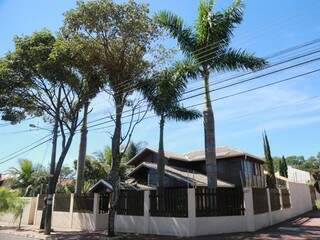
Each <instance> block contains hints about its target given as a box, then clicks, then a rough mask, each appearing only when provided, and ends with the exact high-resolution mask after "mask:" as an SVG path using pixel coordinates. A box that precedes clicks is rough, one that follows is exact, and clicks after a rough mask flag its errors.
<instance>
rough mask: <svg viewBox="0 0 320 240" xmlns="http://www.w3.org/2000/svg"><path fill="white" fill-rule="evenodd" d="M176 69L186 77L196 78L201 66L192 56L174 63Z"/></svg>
mask: <svg viewBox="0 0 320 240" xmlns="http://www.w3.org/2000/svg"><path fill="white" fill-rule="evenodd" d="M173 68H174V69H175V70H174V71H176V72H177V74H178V75H179V76H180V77H182V78H185V79H196V78H197V75H198V74H199V66H198V64H197V63H195V61H193V59H192V58H186V59H183V60H181V61H178V62H176V63H175V64H174V65H173Z"/></svg>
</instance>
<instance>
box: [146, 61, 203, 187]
mask: <svg viewBox="0 0 320 240" xmlns="http://www.w3.org/2000/svg"><path fill="white" fill-rule="evenodd" d="M187 76H188V72H187V71H186V69H184V65H182V64H180V63H177V64H176V65H175V66H173V67H171V68H167V69H165V70H162V71H159V72H157V73H155V74H154V75H153V76H152V77H151V79H150V81H147V82H146V84H143V86H144V95H145V96H146V99H147V100H148V102H149V104H150V108H151V109H152V110H153V111H154V112H155V114H156V115H157V116H158V117H160V122H159V127H160V134H159V149H158V152H159V158H158V161H157V169H158V187H159V188H160V189H161V188H163V178H164V171H165V154H164V143H163V134H164V125H165V121H167V120H175V121H190V120H194V119H197V118H199V117H201V113H199V112H198V111H196V110H189V109H187V108H185V107H183V106H182V105H181V104H179V102H178V101H179V100H180V99H181V97H182V94H183V92H184V91H185V89H186V83H187Z"/></svg>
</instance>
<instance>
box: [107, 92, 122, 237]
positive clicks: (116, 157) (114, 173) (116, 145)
mask: <svg viewBox="0 0 320 240" xmlns="http://www.w3.org/2000/svg"><path fill="white" fill-rule="evenodd" d="M115 105H116V116H115V128H114V133H113V136H112V165H111V171H110V174H109V175H108V178H107V181H108V182H109V183H110V184H111V186H112V188H113V192H112V197H111V198H110V208H109V219H108V235H109V236H114V234H115V233H114V220H115V214H116V210H117V203H118V198H119V190H120V189H119V188H120V176H119V167H120V161H121V155H120V144H121V117H122V111H123V101H122V96H116V97H115Z"/></svg>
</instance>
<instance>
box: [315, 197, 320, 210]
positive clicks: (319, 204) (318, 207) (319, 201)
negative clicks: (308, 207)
mask: <svg viewBox="0 0 320 240" xmlns="http://www.w3.org/2000/svg"><path fill="white" fill-rule="evenodd" d="M316 208H317V210H320V200H319V199H318V200H316Z"/></svg>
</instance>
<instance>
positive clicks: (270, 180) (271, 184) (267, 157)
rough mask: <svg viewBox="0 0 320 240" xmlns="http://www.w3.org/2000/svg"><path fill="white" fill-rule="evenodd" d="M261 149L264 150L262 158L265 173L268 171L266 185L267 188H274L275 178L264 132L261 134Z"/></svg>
mask: <svg viewBox="0 0 320 240" xmlns="http://www.w3.org/2000/svg"><path fill="white" fill-rule="evenodd" d="M263 148H264V157H265V160H266V163H265V164H266V167H267V171H268V175H267V185H268V187H269V188H275V187H276V177H275V174H274V164H273V159H272V156H271V151H270V145H269V140H268V137H267V133H266V132H264V134H263Z"/></svg>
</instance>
